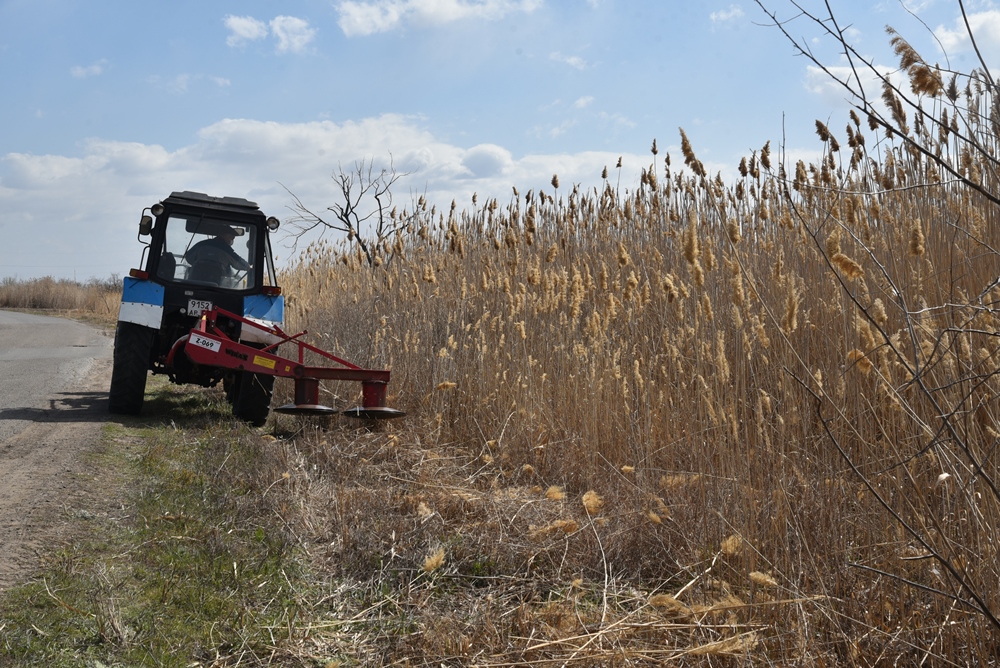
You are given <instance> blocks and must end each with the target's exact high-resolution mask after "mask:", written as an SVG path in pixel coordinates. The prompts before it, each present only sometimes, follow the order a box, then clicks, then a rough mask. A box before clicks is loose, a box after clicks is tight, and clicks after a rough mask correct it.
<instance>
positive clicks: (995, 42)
mask: <svg viewBox="0 0 1000 668" xmlns="http://www.w3.org/2000/svg"><path fill="white" fill-rule="evenodd" d="M969 26H970V27H971V28H972V34H973V35H975V38H976V44H977V45H978V46H979V49H980V51H981V52H982V54H983V58H984V59H985V60H986V64H987V65H989V66H990V67H991V68H994V67H998V66H1000V10H996V9H990V10H987V11H983V12H978V13H975V14H969ZM934 35H935V36H936V37H937V38H938V40H940V42H941V46H942V47H944V50H945V53H947V54H948V55H949V56H954V55H957V54H961V53H965V52H968V51H971V50H972V41H971V40H970V39H969V33H968V31H967V30H966V28H965V22H964V21H962V20H957V21H956V22H955V27H954V28H946V27H944V26H939V27H938V28H937V29H936V30H935V31H934Z"/></svg>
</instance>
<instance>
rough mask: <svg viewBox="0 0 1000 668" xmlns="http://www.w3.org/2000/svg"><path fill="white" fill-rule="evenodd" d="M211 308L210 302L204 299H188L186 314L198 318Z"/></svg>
mask: <svg viewBox="0 0 1000 668" xmlns="http://www.w3.org/2000/svg"><path fill="white" fill-rule="evenodd" d="M210 310H212V302H209V301H205V300H204V299H189V300H188V308H187V314H188V315H191V316H194V317H196V318H200V317H201V314H202V313H203V312H204V311H210Z"/></svg>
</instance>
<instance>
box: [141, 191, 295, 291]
mask: <svg viewBox="0 0 1000 668" xmlns="http://www.w3.org/2000/svg"><path fill="white" fill-rule="evenodd" d="M150 212H151V213H152V214H153V215H154V216H155V220H154V219H153V218H152V217H151V216H144V217H143V220H142V222H141V223H140V236H141V235H142V234H143V231H144V229H145V230H148V232H147V233H149V234H151V235H152V239H151V240H150V244H149V249H148V256H147V258H146V273H148V274H149V276H150V277H151V278H152V279H153V280H155V281H156V282H158V283H163V284H164V285H167V284H170V285H176V286H182V285H190V286H194V287H196V288H202V287H205V288H211V289H218V290H224V291H227V292H240V293H254V292H263V293H266V292H269V290H266V289H265V288H266V287H270V286H276V285H277V282H276V281H275V276H274V263H273V260H272V256H271V244H270V239H269V237H268V232H270V231H273V230H276V229H277V228H278V221H277V219H276V218H265V217H264V214H263V213H261V211H260V209H258V208H257V205H256V204H254V203H253V202H250V201H248V200H245V199H239V198H235V197H209V196H207V195H202V194H201V193H192V192H187V191H185V192H182V193H176V192H175V193H173V194H172V195H171V196H170V197H168V198H167V199H165V200H163V202H161V203H160V204H157V205H153V206H152V207H150Z"/></svg>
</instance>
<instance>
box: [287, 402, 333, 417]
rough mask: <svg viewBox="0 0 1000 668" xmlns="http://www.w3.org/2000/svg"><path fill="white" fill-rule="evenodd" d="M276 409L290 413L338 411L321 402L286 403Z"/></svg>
mask: <svg viewBox="0 0 1000 668" xmlns="http://www.w3.org/2000/svg"><path fill="white" fill-rule="evenodd" d="M274 410H275V411H276V412H278V413H286V414H288V415H333V414H334V413H337V412H338V411H337V410H336V409H333V408H330V407H329V406H321V405H320V404H285V405H284V406H280V407H278V408H275V409H274Z"/></svg>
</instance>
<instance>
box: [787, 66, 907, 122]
mask: <svg viewBox="0 0 1000 668" xmlns="http://www.w3.org/2000/svg"><path fill="white" fill-rule="evenodd" d="M875 67H876V68H877V70H878V72H880V73H881V74H882V76H886V77H889V78H890V80H891V81H893V82H895V83H898V82H899V77H898V75H897V74H894V72H895V68H892V67H888V66H884V65H876V66H875ZM827 71H828V72H829V74H828V73H827V72H825V71H823V70H821V69H820V68H818V67H816V66H814V65H810V66H808V67H806V80H805V87H806V90H808V91H809V92H810V93H813V94H814V95H818V96H819V97H820V98H822V99H823V101H824V104H826V105H828V106H829V107H830V108H831V109H844V108H846V106H847V105H846V102H845V100H847V99H849V98H850V93H849V92H848V90H847V89H846V88H844V86H843V85H841V84H840V83H839V82H838V81H835V80H834V79H832V78H831V75H833V76H834V77H836V78H837V79H838V80H839V81H846V82H848V83H849V84H850V85H851V88H852V89H853V90H859V86H858V81H857V78H855V76H854V75H855V73H857V75H858V78H860V80H861V81H860V91H863V92H864V95H865V97H867V98H868V100H869V101H871V102H875V103H880V102H879V99H880V98H881V96H882V81H881V79H880V78H879V77H878V75H876V73H875V72H873V71H872V70H871V69H869V68H867V67H858V68H856V69H855V68H852V67H851V66H849V65H833V66H829V67H827ZM821 120H822V119H821Z"/></svg>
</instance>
